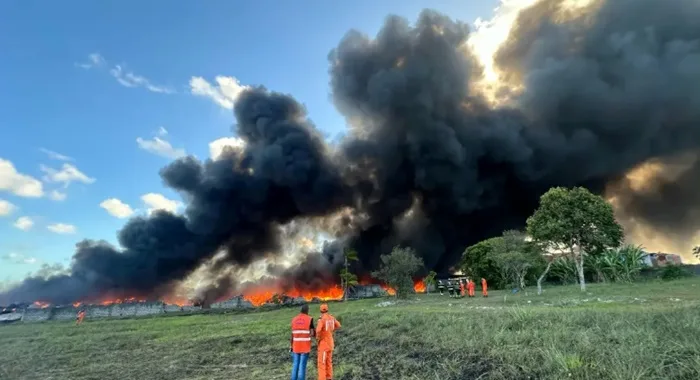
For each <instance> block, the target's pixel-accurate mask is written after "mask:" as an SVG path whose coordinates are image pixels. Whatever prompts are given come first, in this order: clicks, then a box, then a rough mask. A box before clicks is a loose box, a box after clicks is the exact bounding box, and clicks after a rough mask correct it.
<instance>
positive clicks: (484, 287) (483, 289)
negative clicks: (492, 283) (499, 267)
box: [481, 277, 489, 297]
mask: <svg viewBox="0 0 700 380" xmlns="http://www.w3.org/2000/svg"><path fill="white" fill-rule="evenodd" d="M481 294H483V295H484V297H488V296H489V286H488V284H487V283H486V279H485V278H483V277H482V278H481Z"/></svg>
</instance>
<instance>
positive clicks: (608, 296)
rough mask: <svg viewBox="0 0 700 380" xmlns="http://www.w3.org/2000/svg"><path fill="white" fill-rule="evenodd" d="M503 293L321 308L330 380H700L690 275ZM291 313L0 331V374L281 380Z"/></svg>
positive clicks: (696, 306) (698, 308)
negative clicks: (331, 357) (325, 311)
mask: <svg viewBox="0 0 700 380" xmlns="http://www.w3.org/2000/svg"><path fill="white" fill-rule="evenodd" d="M504 294H505V293H504V292H492V296H491V297H490V298H488V299H482V298H477V299H472V300H469V299H461V300H453V299H449V298H447V297H446V296H443V297H440V296H437V295H430V296H419V297H417V299H416V300H413V301H411V302H405V303H401V304H397V305H390V306H386V307H378V306H377V304H378V303H379V302H381V301H382V300H376V299H374V300H363V301H355V302H348V303H346V304H331V312H332V313H333V314H335V315H336V316H338V317H340V318H342V322H343V325H344V329H343V330H344V331H342V332H339V333H338V334H337V338H336V341H337V346H338V347H337V350H336V353H335V363H336V365H335V368H336V376H335V378H336V379H363V380H367V379H472V378H481V379H528V378H531V379H565V378H571V379H595V380H600V379H621V380H622V379H624V380H630V379H699V378H700V278H694V279H690V280H682V281H676V282H670V283H659V282H656V283H643V284H632V285H593V286H590V290H589V292H588V293H587V294H582V293H580V292H579V291H578V290H577V288H576V287H556V288H550V289H548V290H547V293H546V295H544V296H542V297H538V296H536V295H533V294H530V295H528V296H526V295H524V294H521V295H510V294H509V295H508V296H507V297H506V298H505V300H504ZM313 307H314V309H315V306H313ZM295 314H296V309H283V310H276V311H259V312H253V313H248V314H223V315H196V316H186V317H170V318H164V317H153V318H143V319H129V320H102V321H88V322H86V323H85V324H84V325H82V326H79V327H76V326H74V325H73V324H72V323H63V322H51V323H40V324H18V325H10V326H0V379H13V380H14V379H17V380H19V379H71V380H86V379H127V380H131V379H134V380H135V379H138V380H142V379H154V380H159V379H261V378H263V379H284V378H288V371H289V369H290V366H291V364H290V360H289V354H288V351H287V349H288V346H289V328H288V323H289V320H290V318H291V317H292V316H293V315H295ZM317 314H318V313H316V312H315V310H314V312H313V313H312V315H314V316H317ZM309 371H310V372H311V373H310V374H309V375H310V377H309V378H315V374H316V371H315V360H312V362H311V363H310V365H309Z"/></svg>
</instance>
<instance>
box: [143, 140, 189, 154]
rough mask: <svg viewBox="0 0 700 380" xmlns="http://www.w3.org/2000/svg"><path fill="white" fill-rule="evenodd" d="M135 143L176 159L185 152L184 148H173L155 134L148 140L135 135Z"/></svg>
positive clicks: (148, 150) (150, 150) (151, 151)
mask: <svg viewBox="0 0 700 380" xmlns="http://www.w3.org/2000/svg"><path fill="white" fill-rule="evenodd" d="M136 143H137V144H138V145H139V148H141V149H143V150H145V151H147V152H150V153H153V154H156V155H158V156H161V157H165V158H172V159H176V158H180V157H182V156H184V155H185V154H187V153H186V152H185V150H184V149H182V148H177V149H176V148H173V146H172V145H171V144H170V143H169V142H168V141H166V140H163V139H161V138H160V137H157V136H156V137H154V138H153V139H150V140H149V139H144V138H142V137H137V138H136Z"/></svg>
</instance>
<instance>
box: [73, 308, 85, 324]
mask: <svg viewBox="0 0 700 380" xmlns="http://www.w3.org/2000/svg"><path fill="white" fill-rule="evenodd" d="M83 319H85V309H80V311H79V312H78V315H77V316H76V317H75V324H76V325H79V324H81V323H83Z"/></svg>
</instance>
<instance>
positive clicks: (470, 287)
mask: <svg viewBox="0 0 700 380" xmlns="http://www.w3.org/2000/svg"><path fill="white" fill-rule="evenodd" d="M467 290H468V291H469V297H474V281H472V279H471V278H470V279H468V280H467Z"/></svg>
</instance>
